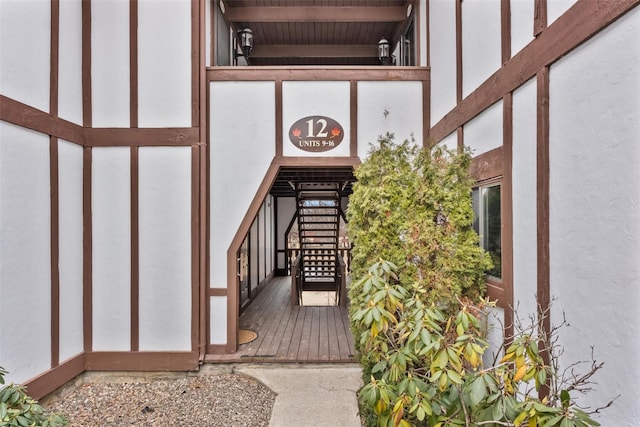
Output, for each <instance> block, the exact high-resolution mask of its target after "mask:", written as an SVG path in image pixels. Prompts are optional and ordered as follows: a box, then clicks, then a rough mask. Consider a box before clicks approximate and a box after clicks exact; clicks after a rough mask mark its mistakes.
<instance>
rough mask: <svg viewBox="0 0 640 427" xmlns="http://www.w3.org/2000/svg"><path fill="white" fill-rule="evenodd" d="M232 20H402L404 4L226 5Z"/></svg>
mask: <svg viewBox="0 0 640 427" xmlns="http://www.w3.org/2000/svg"><path fill="white" fill-rule="evenodd" d="M225 16H226V18H227V20H228V21H231V22H244V23H249V22H402V21H404V20H405V19H406V18H407V8H406V7H405V6H379V7H378V6H359V7H355V6H353V7H352V6H341V7H340V6H292V7H284V6H262V7H229V6H227V7H226V12H225Z"/></svg>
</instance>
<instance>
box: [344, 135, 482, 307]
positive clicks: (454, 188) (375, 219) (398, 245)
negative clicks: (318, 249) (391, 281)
mask: <svg viewBox="0 0 640 427" xmlns="http://www.w3.org/2000/svg"><path fill="white" fill-rule="evenodd" d="M393 140H394V137H393V135H392V134H387V135H386V136H384V137H381V138H380V139H379V141H378V145H377V146H376V147H374V148H373V150H372V151H371V152H370V156H369V157H368V158H367V160H365V161H364V162H363V163H362V164H361V165H360V166H359V167H358V168H356V171H355V176H356V178H357V182H356V183H355V184H354V186H353V194H352V195H351V196H350V197H349V208H348V210H347V218H348V225H347V227H348V232H349V238H350V240H351V242H352V243H353V251H352V260H351V274H352V276H353V277H356V278H358V277H363V276H365V275H366V274H367V269H368V268H369V266H370V265H372V264H373V263H374V262H376V261H378V260H379V259H385V260H388V261H390V262H392V263H394V264H395V265H398V266H399V267H400V270H399V272H398V275H399V280H400V283H402V284H403V285H404V286H407V287H408V286H412V284H413V283H415V282H416V281H420V283H421V286H422V289H423V290H424V291H425V292H424V293H421V298H423V299H424V300H425V302H426V301H429V302H438V304H443V305H445V306H446V305H451V306H455V305H456V297H457V296H460V295H462V296H468V297H470V298H472V299H477V298H479V297H480V296H482V295H483V294H484V290H485V281H484V273H485V271H487V270H488V269H490V268H491V261H490V259H489V257H488V256H487V255H486V254H485V252H484V251H483V250H482V249H481V248H480V247H479V246H478V236H477V234H476V233H475V231H474V230H473V227H472V222H473V210H472V206H471V186H472V184H473V181H472V179H471V178H470V176H469V173H468V169H469V163H470V155H469V153H467V152H465V153H457V152H452V151H447V150H445V149H442V148H435V149H433V150H424V149H419V148H417V147H416V146H415V143H413V142H409V141H404V142H403V143H401V144H395V143H394V141H393ZM361 295H362V293H361V291H360V289H359V288H358V287H357V286H355V287H352V292H351V295H350V297H351V302H352V304H354V305H355V306H359V305H360V304H361V301H360V298H361Z"/></svg>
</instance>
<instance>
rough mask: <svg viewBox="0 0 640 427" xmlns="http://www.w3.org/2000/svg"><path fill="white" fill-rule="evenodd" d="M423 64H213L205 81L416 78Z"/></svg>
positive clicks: (425, 76)
mask: <svg viewBox="0 0 640 427" xmlns="http://www.w3.org/2000/svg"><path fill="white" fill-rule="evenodd" d="M429 76H430V70H429V69H428V68H426V67H340V66H335V67H326V66H299V67H286V66H282V67H281V66H274V67H215V68H208V69H207V81H225V80H229V81H270V80H274V81H277V80H282V81H287V80H305V81H316V80H317V81H327V80H331V81H338V80H340V81H342V80H345V81H346V80H357V81H420V80H429V79H430V77H429Z"/></svg>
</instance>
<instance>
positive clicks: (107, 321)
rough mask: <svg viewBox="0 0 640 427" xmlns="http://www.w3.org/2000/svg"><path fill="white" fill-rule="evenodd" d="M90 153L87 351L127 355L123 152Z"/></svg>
mask: <svg viewBox="0 0 640 427" xmlns="http://www.w3.org/2000/svg"><path fill="white" fill-rule="evenodd" d="M92 153H93V158H92V169H91V174H92V177H91V192H92V194H91V210H92V221H93V228H92V233H93V234H92V243H93V245H92V255H93V261H92V263H93V278H92V286H93V288H92V289H93V304H92V306H93V350H96V351H99V350H106V351H115V350H129V349H130V347H131V346H130V344H131V341H130V337H131V326H130V325H131V196H130V195H131V175H130V154H129V148H128V147H108V148H94V149H93V150H92Z"/></svg>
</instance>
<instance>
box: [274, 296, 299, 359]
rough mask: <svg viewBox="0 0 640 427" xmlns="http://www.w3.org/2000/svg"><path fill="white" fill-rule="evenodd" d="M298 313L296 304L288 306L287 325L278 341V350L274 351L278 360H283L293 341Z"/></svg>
mask: <svg viewBox="0 0 640 427" xmlns="http://www.w3.org/2000/svg"><path fill="white" fill-rule="evenodd" d="M299 313H300V307H299V306H297V305H296V306H294V307H290V310H289V321H288V322H287V327H286V329H285V331H284V335H283V337H282V340H281V341H280V347H278V351H277V352H276V359H278V360H285V359H287V357H288V352H289V347H290V346H291V343H292V342H293V332H294V330H295V328H296V325H297V324H298V314H299ZM296 352H297V350H296Z"/></svg>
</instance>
